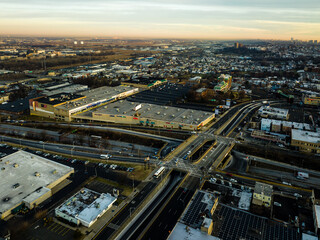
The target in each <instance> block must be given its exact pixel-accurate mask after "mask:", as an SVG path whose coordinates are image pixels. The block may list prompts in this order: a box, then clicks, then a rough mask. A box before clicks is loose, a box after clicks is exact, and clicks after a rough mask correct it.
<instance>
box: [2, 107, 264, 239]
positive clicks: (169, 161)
mask: <svg viewBox="0 0 320 240" xmlns="http://www.w3.org/2000/svg"><path fill="white" fill-rule="evenodd" d="M261 105H262V102H255V103H245V104H241V105H239V106H236V107H234V108H232V109H230V111H228V112H227V113H226V114H224V115H223V116H222V117H221V118H220V119H219V120H218V121H217V122H215V123H213V124H212V125H211V126H210V127H207V128H204V130H203V131H199V132H197V133H196V134H195V135H194V137H193V138H192V139H193V140H186V141H184V142H183V143H181V145H180V146H181V148H180V150H179V151H177V149H178V147H177V148H175V150H174V151H173V152H172V153H170V154H169V155H168V157H166V158H165V159H164V161H162V165H163V166H166V167H168V168H169V169H176V170H178V171H182V172H188V173H190V179H189V180H188V181H190V183H194V182H196V183H198V182H199V179H203V177H204V176H205V175H206V174H207V171H208V169H209V168H210V167H212V169H213V170H214V169H215V168H217V167H218V166H219V164H220V162H221V161H222V160H223V157H224V156H225V155H226V154H228V152H229V151H231V149H232V147H233V144H234V139H232V138H229V137H228V136H229V135H230V134H231V133H232V132H233V131H234V129H235V128H236V127H237V126H238V125H239V124H240V123H241V122H242V121H243V119H244V118H245V117H246V116H247V114H249V113H250V112H252V111H254V110H256V109H257V108H258V107H259V106H261ZM54 124H55V123H54ZM70 126H72V127H78V128H94V129H96V130H114V131H118V132H123V133H130V134H132V133H133V131H131V130H126V129H118V128H113V127H104V126H86V125H82V124H81V125H78V124H71V125H70ZM216 131H219V132H220V135H215V133H216ZM134 134H136V135H139V136H143V137H146V136H150V134H145V133H140V132H134ZM151 136H152V138H155V139H159V140H162V141H167V142H177V140H176V139H171V138H167V137H162V136H158V135H153V134H151ZM151 136H150V137H151ZM1 138H2V140H3V141H7V142H12V143H15V144H18V145H19V144H20V145H24V146H29V147H35V148H42V149H43V150H47V151H52V152H57V153H60V154H68V155H74V156H79V157H85V158H96V159H99V158H100V154H101V151H100V152H97V151H96V150H92V149H88V148H85V147H80V146H70V145H69V146H66V145H64V144H51V143H44V142H39V141H31V140H26V139H16V138H12V137H7V136H2V137H1ZM208 140H215V141H216V142H217V143H216V146H215V147H213V148H212V149H211V150H210V151H209V152H208V153H207V154H206V156H204V157H203V158H202V159H201V160H200V161H198V162H197V163H192V162H191V161H190V160H189V157H188V156H189V155H190V154H192V153H193V152H194V151H195V150H196V148H197V147H198V146H199V145H201V144H202V143H203V142H205V141H208ZM178 141H179V140H178ZM180 142H181V141H180ZM89 150H90V152H88V151H89ZM91 150H92V151H91ZM111 160H117V161H125V162H136V163H144V158H138V157H134V158H128V157H121V156H113V158H112V159H111ZM156 162H157V161H152V160H151V163H156ZM155 186H156V182H154V180H153V181H150V182H149V183H148V184H147V185H146V186H145V187H144V188H143V190H142V191H140V192H139V193H138V194H137V195H136V196H135V197H134V199H133V200H132V201H131V202H130V203H129V204H127V205H126V206H125V207H124V208H123V209H122V210H121V211H119V213H118V215H116V216H114V217H113V218H112V220H111V221H110V222H109V223H107V224H106V225H105V226H104V227H103V228H102V229H101V231H100V232H99V233H98V234H97V235H96V236H95V237H94V239H97V240H100V239H101V240H102V239H109V238H111V237H113V235H114V234H115V233H116V232H117V230H118V229H119V228H120V226H121V225H122V224H123V223H124V222H125V221H126V219H127V218H128V217H130V213H131V211H132V210H133V209H135V208H137V207H138V206H139V205H140V204H141V203H142V202H143V200H144V199H145V198H146V197H147V195H148V194H149V193H150V192H151V190H152V189H153V188H154V187H155ZM195 188H196V185H193V187H191V188H190V189H181V188H179V189H178V190H177V192H176V193H175V194H174V195H173V196H172V198H171V199H169V202H166V200H167V199H166V198H163V199H162V200H161V201H160V202H158V203H164V202H166V205H165V206H164V208H162V209H161V208H155V209H154V211H152V214H151V215H156V214H157V215H159V217H158V218H157V219H156V220H155V221H154V220H152V222H153V221H154V223H153V224H152V225H151V226H149V225H148V224H147V226H146V225H145V224H140V223H141V221H142V220H141V219H140V221H138V222H137V223H134V224H133V228H136V229H137V228H138V227H139V225H140V227H141V228H140V230H138V231H137V232H136V235H135V234H131V233H130V234H129V235H124V238H122V239H136V237H138V236H140V234H141V233H142V232H144V233H145V234H144V237H143V239H149V238H150V237H151V236H152V234H155V233H156V234H159V236H163V237H164V236H167V235H168V233H169V232H168V231H171V230H172V228H173V226H174V224H175V223H176V221H177V219H178V218H179V216H180V215H181V213H182V211H183V210H184V207H185V205H186V204H187V203H188V201H189V200H190V199H191V197H192V194H193V192H194V190H195ZM165 190H166V191H167V189H165ZM168 191H169V190H168ZM169 192H170V191H169ZM181 199H182V200H181ZM179 201H180V203H179ZM181 203H183V204H182V207H178V205H179V204H180V205H181ZM177 204H178V205H177ZM160 205H161V204H160ZM150 212H151V210H150V211H145V212H144V213H143V214H142V218H145V219H148V215H149V213H150ZM167 216H171V217H172V220H170V221H169V220H168V219H166V218H167ZM151 219H152V218H151ZM148 229H149V230H148ZM145 230H147V231H145ZM142 235H143V234H142ZM130 237H131V238H130ZM162 239H164V238H162Z"/></svg>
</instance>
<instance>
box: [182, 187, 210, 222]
mask: <svg viewBox="0 0 320 240" xmlns="http://www.w3.org/2000/svg"><path fill="white" fill-rule="evenodd" d="M203 196H204V193H203V192H198V193H197V194H196V196H195V198H194V200H193V201H192V203H191V204H190V206H189V208H188V210H187V212H186V214H185V215H184V216H183V218H182V221H183V222H184V223H185V224H186V225H188V226H194V227H197V226H198V225H199V224H201V223H200V222H199V219H200V214H201V213H203V212H204V210H205V209H206V207H207V203H203V202H201V201H202V198H203Z"/></svg>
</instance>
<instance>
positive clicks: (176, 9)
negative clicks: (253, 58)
mask: <svg viewBox="0 0 320 240" xmlns="http://www.w3.org/2000/svg"><path fill="white" fill-rule="evenodd" d="M0 8H1V10H2V11H1V15H0V35H20V36H23V35H26V36H48V37H49V36H74V37H77V36H83V37H87V36H88V37H120V38H125V37H129V38H185V39H188V38H189V39H281V40H290V39H291V37H293V38H294V39H301V40H311V39H312V40H316V39H318V40H320V1H319V0H306V1H298V0H278V1H277V0H267V1H257V0H242V1H239V0H227V1H223V0H198V1H195V0H184V1H182V0H171V1H168V0H154V1H150V2H149V1H140V0H126V1H109V0H92V1H84V0H77V1H75V0H68V1H63V0H55V1H48V0H0Z"/></svg>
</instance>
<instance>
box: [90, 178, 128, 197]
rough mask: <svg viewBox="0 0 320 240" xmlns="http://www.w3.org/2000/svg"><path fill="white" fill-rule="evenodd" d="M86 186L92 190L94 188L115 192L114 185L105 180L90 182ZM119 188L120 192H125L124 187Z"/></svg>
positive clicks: (94, 189) (96, 190)
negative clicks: (104, 181)
mask: <svg viewBox="0 0 320 240" xmlns="http://www.w3.org/2000/svg"><path fill="white" fill-rule="evenodd" d="M86 187H87V188H89V189H91V190H93V191H95V192H99V193H110V194H112V193H113V189H114V187H113V186H111V185H108V184H106V183H103V182H99V181H93V182H90V183H89V184H88V185H87V186H86ZM117 189H118V188H117ZM118 190H119V193H120V194H121V193H122V192H123V190H122V189H118Z"/></svg>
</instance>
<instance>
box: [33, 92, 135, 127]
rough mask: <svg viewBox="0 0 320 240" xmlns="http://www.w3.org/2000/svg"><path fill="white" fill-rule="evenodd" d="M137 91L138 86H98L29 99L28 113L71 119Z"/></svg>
mask: <svg viewBox="0 0 320 240" xmlns="http://www.w3.org/2000/svg"><path fill="white" fill-rule="evenodd" d="M136 92H138V88H133V87H127V86H117V87H107V86H105V87H100V88H96V89H91V90H88V91H84V92H81V93H79V94H71V93H60V94H56V95H51V96H48V97H39V98H35V99H31V100H30V102H29V106H30V114H31V115H37V116H42V117H48V118H53V119H57V120H63V121H71V120H72V117H73V115H74V114H78V113H80V112H83V111H87V110H89V109H92V108H95V107H98V106H100V105H105V104H107V103H109V102H112V101H116V100H119V99H122V98H125V97H128V96H130V95H132V94H134V93H136Z"/></svg>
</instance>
